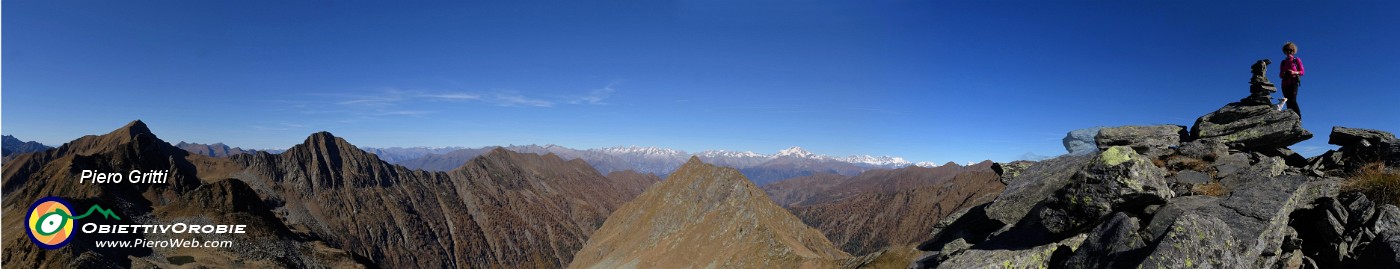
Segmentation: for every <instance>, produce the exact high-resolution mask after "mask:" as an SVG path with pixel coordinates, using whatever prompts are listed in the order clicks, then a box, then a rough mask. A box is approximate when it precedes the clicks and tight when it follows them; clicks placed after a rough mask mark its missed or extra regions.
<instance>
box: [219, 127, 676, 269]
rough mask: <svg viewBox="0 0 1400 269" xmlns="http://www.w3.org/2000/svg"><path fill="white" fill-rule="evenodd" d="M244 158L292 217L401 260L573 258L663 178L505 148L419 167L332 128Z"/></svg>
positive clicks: (336, 240)
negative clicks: (432, 168)
mask: <svg viewBox="0 0 1400 269" xmlns="http://www.w3.org/2000/svg"><path fill="white" fill-rule="evenodd" d="M232 160H234V161H236V162H239V163H241V164H242V165H244V166H246V167H248V169H247V170H246V171H244V172H243V173H238V174H239V176H240V177H244V178H246V179H245V181H247V182H256V184H250V185H253V186H252V187H253V189H257V190H259V192H261V193H263V194H264V196H265V197H266V199H268V200H269V202H270V203H273V204H275V205H277V206H276V208H274V210H275V211H276V212H277V213H278V215H279V217H281V218H282V219H283V220H284V222H285V223H286V224H287V225H288V226H290V227H293V228H294V229H295V230H297V231H300V232H305V233H308V234H312V235H315V236H319V237H322V238H326V240H327V241H328V242H329V243H330V244H331V245H332V246H340V247H344V248H346V249H347V250H350V251H351V252H353V253H356V254H358V255H363V256H365V257H368V259H369V260H371V261H373V262H374V263H376V264H379V265H381V266H384V267H390V268H445V267H458V268H460V267H470V268H521V267H533V268H550V267H562V266H564V265H566V264H568V263H569V261H570V260H571V259H572V257H573V254H574V253H575V252H577V251H578V250H579V249H580V247H582V245H583V243H584V242H585V240H587V239H588V236H589V234H591V233H592V232H593V230H595V229H596V228H597V227H598V226H600V225H601V224H602V223H603V221H604V220H605V219H606V217H607V216H608V214H609V213H611V212H612V210H613V209H615V208H617V207H618V206H620V205H621V204H622V203H623V202H626V201H627V200H629V198H631V197H633V196H635V195H636V194H638V193H640V192H641V191H642V190H643V189H645V188H646V187H647V185H649V184H650V183H652V182H655V181H646V180H635V179H633V180H621V181H613V180H611V179H609V178H607V177H604V176H603V175H601V174H599V173H598V172H597V171H595V170H593V168H592V167H590V166H588V164H586V163H584V162H583V161H581V160H577V159H575V160H573V161H565V160H563V159H560V158H559V157H558V156H555V155H552V154H549V155H544V156H540V155H535V154H521V153H515V152H511V151H507V150H504V149H496V150H492V151H491V152H489V153H486V154H485V155H482V156H480V157H478V158H475V159H472V160H470V161H468V162H466V163H465V164H463V165H461V167H459V168H457V169H454V170H452V171H448V172H425V171H421V170H409V169H407V168H404V167H402V166H397V165H391V164H388V163H386V162H383V161H380V160H379V159H377V158H376V157H374V155H372V154H369V153H367V152H364V151H362V150H359V149H358V148H356V147H354V146H353V145H351V144H350V143H348V142H346V141H345V140H344V139H341V138H337V137H334V136H332V135H331V134H330V133H325V132H321V133H316V134H313V135H311V136H310V137H308V138H307V139H306V141H305V142H304V143H302V144H299V145H296V146H294V147H292V148H290V149H288V150H287V151H286V152H283V153H282V154H279V155H272V154H266V153H257V154H252V155H235V156H233V157H232Z"/></svg>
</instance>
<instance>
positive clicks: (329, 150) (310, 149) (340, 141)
mask: <svg viewBox="0 0 1400 269" xmlns="http://www.w3.org/2000/svg"><path fill="white" fill-rule="evenodd" d="M281 155H283V156H316V157H318V158H327V159H329V160H331V161H332V162H333V163H339V162H340V161H342V160H345V159H357V160H364V161H365V162H358V163H365V164H368V163H372V162H369V159H373V160H376V161H378V160H379V159H378V157H377V156H375V155H374V154H371V153H369V152H366V151H364V150H361V149H360V148H359V147H356V146H355V145H353V144H350V142H349V141H345V139H344V138H340V137H336V136H335V135H333V134H331V133H330V132H326V131H320V132H316V133H313V134H311V135H310V136H307V137H306V140H305V141H302V142H301V144H297V145H295V146H292V147H291V148H288V149H287V151H283V152H282V154H281Z"/></svg>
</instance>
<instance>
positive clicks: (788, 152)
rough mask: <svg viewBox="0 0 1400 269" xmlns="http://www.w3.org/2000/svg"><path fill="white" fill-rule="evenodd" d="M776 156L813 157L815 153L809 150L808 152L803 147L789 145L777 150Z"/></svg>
mask: <svg viewBox="0 0 1400 269" xmlns="http://www.w3.org/2000/svg"><path fill="white" fill-rule="evenodd" d="M776 157H794V158H815V157H816V155H815V154H812V153H811V152H808V151H807V150H805V149H802V147H791V148H788V149H785V150H782V151H779V152H778V155H776Z"/></svg>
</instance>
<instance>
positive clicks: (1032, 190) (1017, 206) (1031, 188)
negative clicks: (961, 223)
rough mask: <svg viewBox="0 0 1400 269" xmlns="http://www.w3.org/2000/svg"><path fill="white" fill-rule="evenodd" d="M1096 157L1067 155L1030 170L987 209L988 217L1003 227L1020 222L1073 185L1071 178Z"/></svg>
mask: <svg viewBox="0 0 1400 269" xmlns="http://www.w3.org/2000/svg"><path fill="white" fill-rule="evenodd" d="M1094 157H1095V156H1075V155H1066V156H1060V157H1058V158H1054V159H1049V160H1044V161H1041V162H1039V163H1036V164H1035V165H1032V166H1031V167H1030V168H1026V170H1025V171H1022V172H1021V174H1020V175H1017V176H1016V178H1015V179H1012V180H1011V182H1010V184H1009V185H1007V186H1006V189H1005V190H1003V191H1002V192H1001V195H998V196H997V199H996V200H995V201H992V203H991V204H990V205H987V209H986V211H987V213H986V216H987V217H988V218H990V219H992V220H996V221H998V222H1000V223H1001V224H1003V225H1012V224H1016V223H1017V222H1020V221H1021V218H1024V217H1026V215H1027V214H1028V213H1030V212H1031V209H1033V208H1034V207H1035V206H1036V205H1038V204H1040V202H1041V201H1043V200H1045V199H1046V198H1049V197H1050V196H1051V195H1054V194H1055V191H1057V190H1059V189H1061V188H1064V187H1065V186H1066V185H1069V184H1070V182H1071V177H1072V176H1074V174H1075V173H1076V172H1079V170H1080V169H1083V168H1084V166H1085V165H1087V164H1088V163H1089V162H1090V161H1091V160H1093V159H1094Z"/></svg>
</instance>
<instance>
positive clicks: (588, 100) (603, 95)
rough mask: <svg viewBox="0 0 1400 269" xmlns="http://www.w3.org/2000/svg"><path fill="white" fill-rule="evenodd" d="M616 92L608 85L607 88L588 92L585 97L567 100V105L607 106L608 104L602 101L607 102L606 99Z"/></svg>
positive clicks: (611, 85)
mask: <svg viewBox="0 0 1400 269" xmlns="http://www.w3.org/2000/svg"><path fill="white" fill-rule="evenodd" d="M616 91H617V90H614V89H613V84H608V86H604V87H603V88H600V89H594V90H592V91H589V92H588V94H587V95H584V96H579V97H577V98H574V99H573V100H569V103H570V104H576V105H577V104H588V105H607V104H608V103H605V102H603V100H607V99H608V97H611V96H612V94H613V92H616Z"/></svg>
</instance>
